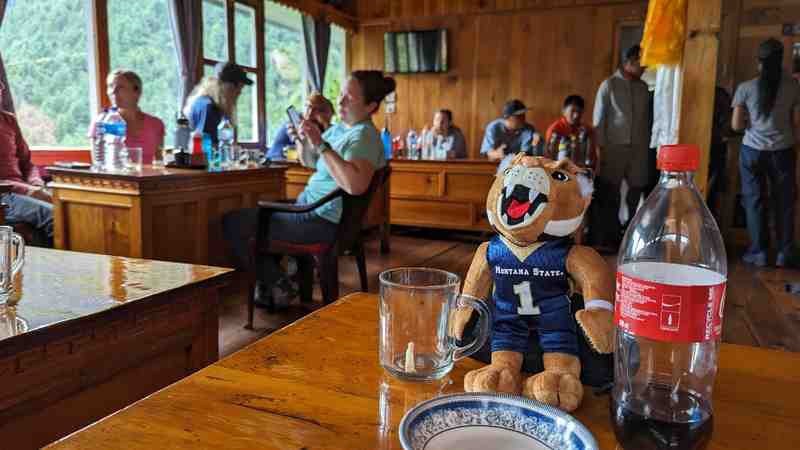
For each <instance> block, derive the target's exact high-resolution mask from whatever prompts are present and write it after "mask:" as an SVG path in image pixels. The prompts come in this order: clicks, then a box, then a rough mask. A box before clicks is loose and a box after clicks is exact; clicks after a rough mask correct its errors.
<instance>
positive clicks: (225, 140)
mask: <svg viewBox="0 0 800 450" xmlns="http://www.w3.org/2000/svg"><path fill="white" fill-rule="evenodd" d="M233 138H234V129H233V124H231V121H230V120H228V118H227V117H223V118H222V120H221V121H220V123H219V125H218V126H217V139H218V144H217V145H218V146H217V148H218V150H219V151H218V158H219V162H218V164H219V166H220V167H222V168H223V169H227V168H228V167H230V165H231V161H232V158H231V154H232V153H233Z"/></svg>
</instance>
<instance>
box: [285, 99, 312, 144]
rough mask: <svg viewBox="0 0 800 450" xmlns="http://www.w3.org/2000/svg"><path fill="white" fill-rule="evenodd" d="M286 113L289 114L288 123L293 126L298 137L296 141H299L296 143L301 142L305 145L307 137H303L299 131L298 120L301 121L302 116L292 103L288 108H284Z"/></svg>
mask: <svg viewBox="0 0 800 450" xmlns="http://www.w3.org/2000/svg"><path fill="white" fill-rule="evenodd" d="M286 115H287V116H289V123H290V124H292V126H293V127H294V131H295V133H297V137H298V141H299V142H297V143H298V144H301V145H303V146H307V144H308V139H307V138H305V137H302V135H301V133H300V122H302V121H303V118H302V117H301V116H300V113H299V112H297V108H295V107H294V105H291V106H289V107H288V108H286Z"/></svg>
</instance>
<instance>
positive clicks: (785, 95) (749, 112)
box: [731, 39, 800, 267]
mask: <svg viewBox="0 0 800 450" xmlns="http://www.w3.org/2000/svg"><path fill="white" fill-rule="evenodd" d="M758 68H759V75H758V77H757V78H754V79H752V80H750V81H746V82H744V83H742V84H741V85H739V88H738V89H737V90H736V95H735V96H734V98H733V119H732V123H731V125H732V127H733V129H734V130H737V131H741V130H744V132H745V134H744V140H743V141H742V147H741V151H740V152H739V172H740V175H741V179H742V206H744V210H745V214H746V216H747V231H748V233H749V235H750V247H749V248H748V249H747V251H746V252H745V254H744V256H743V257H742V260H743V261H744V262H745V263H747V264H752V265H756V266H759V267H763V266H766V265H767V249H768V248H769V244H768V242H767V236H768V234H769V230H768V229H767V228H766V227H765V226H764V225H765V223H766V220H765V219H766V218H765V217H764V200H763V199H762V196H761V185H762V183H763V182H764V181H765V180H766V181H767V182H768V183H769V185H770V186H769V187H770V189H769V192H770V193H771V195H774V196H775V201H774V202H772V204H774V205H775V208H774V210H773V213H774V215H775V216H774V217H775V226H776V229H777V230H776V231H777V235H778V242H777V247H778V248H777V250H778V255H777V259H776V260H775V265H776V266H778V267H784V266H797V265H798V262H800V260H798V259H797V256H798V255H797V254H796V251H795V249H794V211H795V208H794V202H795V191H796V188H795V183H796V182H795V161H796V158H797V156H796V154H795V151H794V145H795V143H796V142H797V140H798V139H800V86H798V85H797V83H795V82H794V81H793V80H792V78H791V76H790V75H789V74H788V73H786V72H785V71H784V69H783V44H781V42H780V41H778V40H776V39H768V40H766V41H764V42H762V43H761V45H760V46H759V47H758Z"/></svg>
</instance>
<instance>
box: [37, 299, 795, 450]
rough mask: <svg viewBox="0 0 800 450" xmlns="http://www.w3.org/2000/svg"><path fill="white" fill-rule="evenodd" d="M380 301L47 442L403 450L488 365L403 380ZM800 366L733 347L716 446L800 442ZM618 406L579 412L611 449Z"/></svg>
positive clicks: (463, 364)
mask: <svg viewBox="0 0 800 450" xmlns="http://www.w3.org/2000/svg"><path fill="white" fill-rule="evenodd" d="M378 302H379V300H378V297H377V296H376V295H374V294H362V293H358V294H352V295H349V296H347V297H345V298H343V299H341V300H339V301H337V302H335V303H333V304H331V305H329V306H327V307H325V308H323V309H321V310H318V311H317V312H315V313H313V314H310V315H308V316H306V317H305V318H303V319H301V320H299V321H297V322H295V323H293V324H291V325H289V326H287V327H286V328H283V329H281V330H279V331H277V332H275V333H274V334H272V335H270V336H268V337H265V338H263V339H261V340H260V341H258V342H256V343H254V344H252V345H250V346H248V347H246V348H245V349H243V350H241V351H239V352H237V353H235V354H233V355H231V356H229V357H228V358H225V359H223V360H221V361H219V362H217V363H216V364H213V365H211V366H209V367H207V368H205V369H203V370H201V371H199V372H197V373H195V374H193V375H191V376H189V377H187V378H185V379H183V380H181V381H179V382H177V383H175V384H174V385H172V386H170V387H168V388H166V389H164V390H162V391H160V392H158V393H156V394H153V395H152V396H150V397H148V398H146V399H143V400H141V401H139V402H138V403H136V404H135V405H133V406H131V407H130V408H127V409H125V410H122V411H119V412H117V413H116V414H114V415H112V416H110V417H107V418H105V419H103V420H101V421H99V422H97V423H95V424H94V425H92V426H90V427H88V428H86V429H84V430H82V431H79V432H77V433H75V434H73V435H72V436H69V437H67V438H65V439H63V440H61V441H59V442H57V443H54V444H53V445H52V446H51V447H48V448H51V449H62V450H63V449H109V448H125V449H153V448H158V449H184V448H194V449H200V448H215V449H253V448H259V449H308V450H312V449H313V450H319V449H348V450H353V449H369V450H373V449H381V450H383V449H399V448H401V446H400V443H399V441H398V437H397V430H398V423H399V422H400V419H401V418H402V416H403V414H405V412H406V411H407V410H409V409H410V408H412V407H413V406H414V405H416V404H417V403H418V402H420V401H422V400H425V399H428V398H432V397H435V396H437V395H440V394H443V393H455V392H461V391H462V381H463V377H464V374H465V373H466V372H467V371H469V370H471V369H474V368H476V367H479V366H480V365H481V363H479V362H477V361H474V360H472V359H465V360H462V361H459V362H458V363H457V364H456V365H455V368H454V369H453V371H452V372H451V373H450V374H449V375H447V376H446V377H445V378H444V379H443V380H440V381H438V382H434V383H422V382H403V381H399V380H395V379H393V378H392V377H390V376H388V375H387V374H385V373H384V371H383V369H382V368H381V366H380V365H379V363H378ZM799 367H800V355H798V354H794V353H788V352H780V351H773V350H766V349H760V348H755V347H744V346H737V345H728V344H723V345H722V349H721V353H720V365H719V375H718V377H717V382H716V387H715V391H714V396H715V397H714V407H715V412H714V416H715V417H714V420H715V423H714V432H713V437H712V441H711V443H710V445H709V447H708V448H709V449H711V450H722V449H726V450H745V449H747V450H753V449H757V450H771V449H793V448H800V433H797V430H798V429H800V401H798V400H799V399H800V394H799V393H798V385H800V377H798V368H799ZM608 404H609V398H608V396H607V395H595V394H594V393H593V392H592V390H591V389H587V390H586V393H585V395H584V399H583V403H582V405H581V406H580V408H579V409H578V410H577V411H575V413H574V415H575V417H577V418H578V420H580V421H581V422H582V423H583V424H585V425H586V426H587V427H588V428H589V430H590V431H591V432H592V433H593V434H594V436H595V437H596V438H597V441H598V442H599V444H600V448H601V449H614V448H615V447H616V446H617V443H616V440H615V439H614V434H613V432H612V429H611V424H610V420H609V408H608ZM454 450H457V449H454ZM487 450H488V449H487Z"/></svg>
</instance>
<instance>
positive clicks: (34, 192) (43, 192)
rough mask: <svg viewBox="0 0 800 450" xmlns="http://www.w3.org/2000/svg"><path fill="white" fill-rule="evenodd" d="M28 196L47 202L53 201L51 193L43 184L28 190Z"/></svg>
mask: <svg viewBox="0 0 800 450" xmlns="http://www.w3.org/2000/svg"><path fill="white" fill-rule="evenodd" d="M28 196H30V197H33V198H35V199H37V200H41V201H43V202H47V203H53V195H52V194H50V192H49V191H48V190H47V189H45V188H44V187H43V186H36V187H34V188H32V189H30V190H28Z"/></svg>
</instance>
